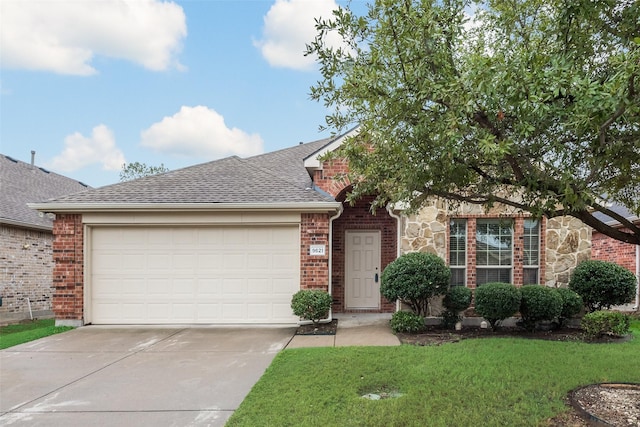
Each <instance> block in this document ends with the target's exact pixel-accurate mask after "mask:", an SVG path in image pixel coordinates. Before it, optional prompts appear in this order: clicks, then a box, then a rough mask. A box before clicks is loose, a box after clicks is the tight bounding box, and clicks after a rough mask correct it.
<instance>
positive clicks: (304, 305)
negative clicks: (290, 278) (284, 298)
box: [291, 289, 332, 324]
mask: <svg viewBox="0 0 640 427" xmlns="http://www.w3.org/2000/svg"><path fill="white" fill-rule="evenodd" d="M331 302H332V299H331V295H330V294H329V293H327V292H325V291H323V290H320V289H302V290H300V291H298V292H296V293H295V294H294V295H293V298H291V308H292V309H293V314H295V315H296V316H299V317H301V318H303V319H305V320H311V321H312V322H313V323H314V324H317V323H318V322H319V321H320V320H321V319H324V318H325V317H327V316H328V315H329V309H330V308H331Z"/></svg>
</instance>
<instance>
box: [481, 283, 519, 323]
mask: <svg viewBox="0 0 640 427" xmlns="http://www.w3.org/2000/svg"><path fill="white" fill-rule="evenodd" d="M475 296H476V312H477V313H478V314H479V315H480V316H482V317H484V318H485V319H486V320H487V321H488V322H489V323H490V324H491V328H492V329H496V328H497V327H498V325H499V323H500V322H501V321H503V320H504V319H506V318H507V317H511V316H513V315H514V314H515V313H516V312H517V311H518V309H519V308H520V300H521V294H520V289H518V288H516V287H515V286H513V285H511V284H509V283H500V282H495V283H486V284H484V285H481V286H480V287H478V288H477V289H476V294H475Z"/></svg>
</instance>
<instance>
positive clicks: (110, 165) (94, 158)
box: [47, 125, 126, 172]
mask: <svg viewBox="0 0 640 427" xmlns="http://www.w3.org/2000/svg"><path fill="white" fill-rule="evenodd" d="M124 163H126V160H125V158H124V154H123V153H122V151H121V150H120V149H119V148H118V147H117V146H116V140H115V138H114V137H113V132H111V130H110V129H109V128H108V127H107V126H105V125H98V126H96V127H94V128H93V130H92V131H91V136H90V137H86V136H83V135H82V134H81V133H80V132H76V133H74V134H71V135H69V136H67V137H66V138H65V139H64V150H63V151H62V153H61V154H60V155H58V156H56V157H54V158H53V160H51V162H48V163H47V166H48V167H49V168H51V169H53V170H56V171H60V172H72V171H75V170H79V169H82V168H84V167H86V166H90V165H95V164H98V165H101V167H102V169H103V170H107V171H117V170H120V169H122V165H123V164H124Z"/></svg>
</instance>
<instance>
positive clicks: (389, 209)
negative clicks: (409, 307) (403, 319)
mask: <svg viewBox="0 0 640 427" xmlns="http://www.w3.org/2000/svg"><path fill="white" fill-rule="evenodd" d="M387 212H389V216H390V217H391V218H395V219H396V221H397V227H396V231H397V236H396V258H399V257H400V255H402V254H401V248H400V247H401V245H402V217H401V216H400V215H396V214H394V213H393V207H392V206H391V204H388V205H387ZM401 309H402V303H401V302H400V300H396V311H400V310H401Z"/></svg>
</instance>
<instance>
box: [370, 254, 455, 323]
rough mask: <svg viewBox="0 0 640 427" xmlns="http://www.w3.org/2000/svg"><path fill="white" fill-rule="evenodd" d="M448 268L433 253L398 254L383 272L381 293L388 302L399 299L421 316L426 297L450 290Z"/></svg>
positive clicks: (425, 304)
mask: <svg viewBox="0 0 640 427" xmlns="http://www.w3.org/2000/svg"><path fill="white" fill-rule="evenodd" d="M450 279H451V270H449V267H447V265H446V264H445V263H444V261H443V260H442V259H441V258H440V257H438V256H437V255H435V254H430V253H425V252H412V253H408V254H404V255H402V256H400V257H398V258H397V259H396V260H395V261H393V262H392V263H390V264H389V265H387V267H386V268H385V269H384V271H383V272H382V284H381V285H380V293H381V294H382V295H383V296H384V297H385V298H386V299H387V300H389V301H395V300H397V299H399V300H400V301H402V302H403V303H405V304H407V305H408V306H409V307H410V308H411V310H412V311H413V312H414V313H415V314H418V315H420V316H424V315H426V313H427V308H428V305H429V299H430V298H432V297H434V296H436V295H444V294H445V293H446V292H447V290H448V289H449V280H450Z"/></svg>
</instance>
